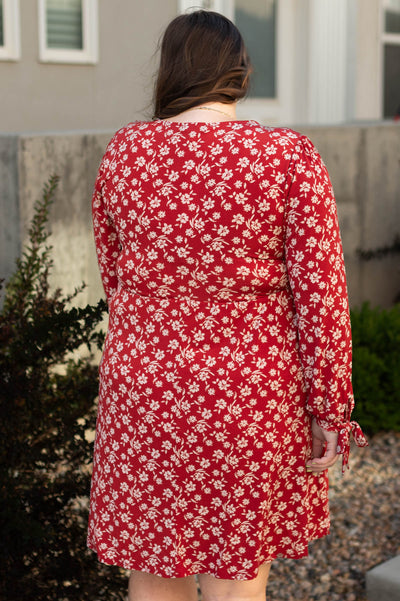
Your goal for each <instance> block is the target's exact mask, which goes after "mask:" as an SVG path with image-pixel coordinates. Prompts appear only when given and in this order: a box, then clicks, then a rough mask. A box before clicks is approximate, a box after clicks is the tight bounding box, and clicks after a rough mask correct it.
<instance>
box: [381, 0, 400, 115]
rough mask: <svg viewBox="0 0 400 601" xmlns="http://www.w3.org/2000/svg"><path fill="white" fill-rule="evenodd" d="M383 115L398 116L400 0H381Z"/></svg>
mask: <svg viewBox="0 0 400 601" xmlns="http://www.w3.org/2000/svg"><path fill="white" fill-rule="evenodd" d="M382 21H383V35H382V41H383V117H384V118H388V119H390V118H393V117H394V116H395V115H397V116H400V0H384V1H383V20H382Z"/></svg>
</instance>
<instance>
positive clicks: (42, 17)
mask: <svg viewBox="0 0 400 601" xmlns="http://www.w3.org/2000/svg"><path fill="white" fill-rule="evenodd" d="M38 19H39V61H40V62H42V63H65V64H81V65H95V64H96V63H97V62H98V60H99V20H98V0H82V28H83V31H82V34H83V49H82V50H78V49H76V50H73V49H70V48H66V49H63V48H49V47H48V46H47V28H46V0H38Z"/></svg>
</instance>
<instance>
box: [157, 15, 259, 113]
mask: <svg viewBox="0 0 400 601" xmlns="http://www.w3.org/2000/svg"><path fill="white" fill-rule="evenodd" d="M250 72H251V65H250V60H249V57H248V54H247V51H246V48H245V45H244V42H243V38H242V36H241V34H240V32H239V30H238V29H237V27H235V25H234V24H233V23H232V22H231V21H230V20H229V19H227V18H226V17H224V16H223V15H220V14H219V13H215V12H212V11H204V10H199V11H195V12H192V13H190V14H185V15H180V16H178V17H176V18H175V19H174V20H173V21H171V23H170V24H169V25H168V27H167V29H166V30H165V33H164V36H163V39H162V43H161V57H160V67H159V71H158V76H157V80H156V85H155V91H154V117H155V118H158V119H164V118H166V117H173V116H174V115H177V114H178V113H181V112H182V111H185V110H187V109H189V108H193V107H195V106H198V105H199V104H203V103H205V102H223V103H225V104H230V103H232V102H235V101H236V100H239V99H240V98H243V97H244V96H245V95H246V93H247V90H248V86H249V75H250Z"/></svg>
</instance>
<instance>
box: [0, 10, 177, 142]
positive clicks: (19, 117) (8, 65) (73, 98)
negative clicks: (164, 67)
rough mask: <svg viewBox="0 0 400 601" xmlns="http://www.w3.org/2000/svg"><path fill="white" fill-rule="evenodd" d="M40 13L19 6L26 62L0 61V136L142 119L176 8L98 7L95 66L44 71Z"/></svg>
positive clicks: (113, 125)
mask: <svg viewBox="0 0 400 601" xmlns="http://www.w3.org/2000/svg"><path fill="white" fill-rule="evenodd" d="M37 5H38V2H37V0H22V1H21V2H20V6H21V9H20V22H21V59H20V60H19V61H17V62H11V61H10V62H7V61H0V82H1V84H0V85H1V92H0V107H1V111H0V131H2V132H19V131H54V130H75V129H85V130H88V129H101V130H104V129H108V128H110V129H117V128H118V127H120V126H121V125H123V124H125V123H127V122H128V121H131V120H133V119H136V118H142V117H143V116H144V115H145V113H146V110H148V105H149V101H150V99H151V93H152V76H153V73H154V71H155V68H156V64H155V61H154V60H152V58H151V57H152V56H153V55H154V51H155V48H156V45H157V41H158V39H159V37H160V35H161V33H162V31H163V29H164V27H165V25H166V24H167V23H168V22H169V20H170V19H171V18H173V17H174V16H175V15H176V10H177V2H176V0H162V1H160V0H145V1H143V0H99V46H100V60H99V62H98V64H97V65H62V64H45V63H39V60H38V53H39V50H38V49H39V42H38V16H37Z"/></svg>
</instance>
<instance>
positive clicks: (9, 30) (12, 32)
mask: <svg viewBox="0 0 400 601" xmlns="http://www.w3.org/2000/svg"><path fill="white" fill-rule="evenodd" d="M3 27H4V31H3V34H4V45H3V46H0V61H17V60H19V59H20V58H21V35H20V8H19V0H3Z"/></svg>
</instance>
